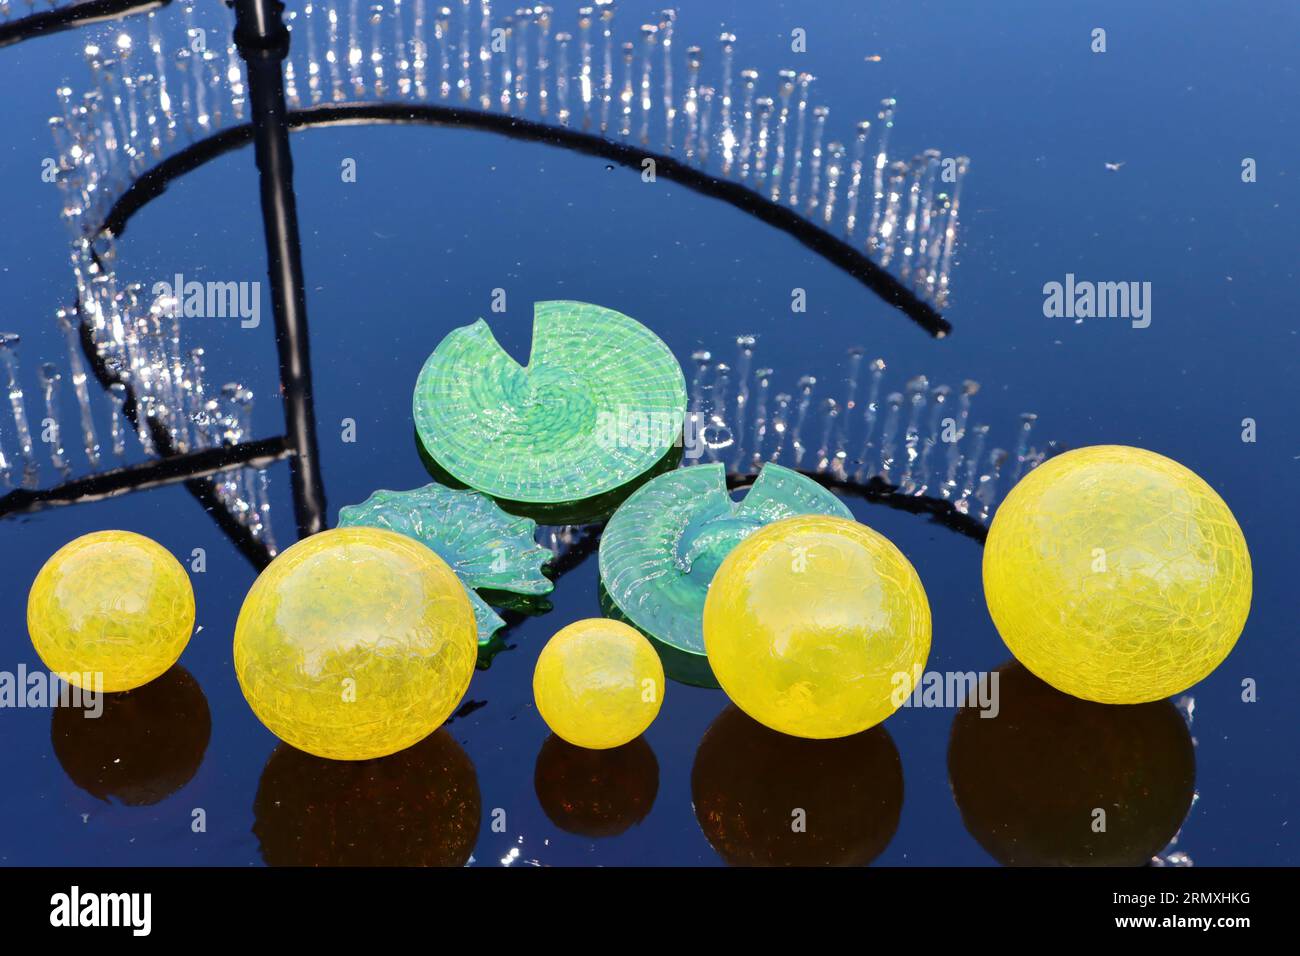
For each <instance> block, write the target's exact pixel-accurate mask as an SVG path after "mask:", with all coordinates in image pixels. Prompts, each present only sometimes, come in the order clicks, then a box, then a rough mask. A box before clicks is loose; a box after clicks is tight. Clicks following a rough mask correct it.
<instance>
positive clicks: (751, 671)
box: [704, 515, 930, 738]
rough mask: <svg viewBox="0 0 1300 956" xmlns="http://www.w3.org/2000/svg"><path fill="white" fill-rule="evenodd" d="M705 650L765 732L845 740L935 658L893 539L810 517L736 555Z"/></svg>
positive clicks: (879, 715)
mask: <svg viewBox="0 0 1300 956" xmlns="http://www.w3.org/2000/svg"><path fill="white" fill-rule="evenodd" d="M704 647H705V650H706V651H707V652H708V657H709V664H710V666H711V667H712V668H713V673H714V675H715V676H716V677H717V678H718V683H719V684H721V685H722V689H723V690H725V691H726V692H727V696H728V697H730V698H731V699H732V700H733V701H734V702H735V703H736V706H738V707H739V708H740V709H741V710H743V711H744V712H745V713H747V714H749V716H751V717H753V718H754V719H755V720H757V721H758V722H759V723H760V724H764V725H766V726H767V727H770V728H772V729H773V730H778V731H780V732H781V733H784V734H790V735H792V736H795V737H811V738H829V737H846V736H848V735H849V734H856V733H858V732H859V731H863V730H866V729H867V728H868V727H872V726H874V725H876V724H878V723H880V722H881V721H882V720H884V719H885V718H886V717H888V716H889V715H890V714H892V713H893V712H894V711H895V710H897V709H898V707H899V705H900V704H901V703H902V701H903V700H904V699H906V697H907V695H908V694H909V693H910V692H911V688H912V682H913V680H915V678H916V677H917V676H918V675H919V674H920V672H921V670H922V669H923V668H924V666H925V660H926V657H928V656H929V653H930V603H929V601H928V600H926V596H925V589H924V588H922V587H921V579H920V578H919V577H918V576H917V574H916V571H915V569H914V568H913V567H912V565H911V564H910V563H909V562H908V560H907V558H905V557H903V553H902V552H901V551H899V550H898V548H896V547H894V545H893V543H892V542H890V541H889V539H888V538H886V537H885V536H884V535H882V534H879V533H878V532H876V531H873V530H872V529H870V528H868V527H866V526H865V525H862V524H858V523H857V522H856V521H850V520H848V519H846V518H835V517H829V516H825V515H800V516H797V517H793V518H786V519H784V520H782V521H777V522H774V523H773V524H770V525H768V526H767V527H765V528H762V529H760V530H759V531H757V532H755V533H754V534H752V535H750V536H749V537H748V538H746V539H745V540H744V541H742V542H741V543H740V544H739V545H737V546H736V548H735V549H734V550H733V551H732V552H731V553H730V554H729V555H727V557H726V559H725V560H724V561H723V562H722V564H721V566H720V567H719V568H718V571H717V574H715V575H714V577H713V581H712V583H711V584H710V585H709V594H708V597H707V599H706V600H705V602H704Z"/></svg>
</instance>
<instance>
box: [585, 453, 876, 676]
mask: <svg viewBox="0 0 1300 956" xmlns="http://www.w3.org/2000/svg"><path fill="white" fill-rule="evenodd" d="M800 514H825V515H833V516H836V517H841V518H848V519H849V520H852V519H853V514H852V512H851V511H849V509H848V507H847V506H846V505H845V504H844V503H843V502H842V501H840V500H839V499H838V498H836V497H835V495H834V494H832V493H831V492H830V491H827V490H826V489H825V488H823V487H822V486H821V485H819V484H817V482H815V481H813V480H812V479H811V478H808V477H806V476H804V475H801V474H799V473H798V472H796V471H792V470H790V469H789V468H784V467H782V466H781V465H777V464H773V463H771V462H768V463H767V464H765V465H764V466H763V470H762V471H761V472H759V475H758V478H757V479H756V480H755V482H754V484H753V486H752V487H751V488H750V489H749V491H748V493H747V494H746V495H745V497H744V498H743V499H742V500H741V501H739V502H737V501H736V500H735V499H733V498H732V497H731V494H730V492H729V491H728V490H727V475H726V469H725V468H724V466H723V465H722V464H720V463H713V464H708V465H691V466H689V467H686V468H679V469H678V470H676V471H673V472H669V473H668V474H666V475H661V476H659V477H658V478H655V479H654V480H653V481H651V482H649V483H647V484H646V485H645V486H643V487H642V488H640V489H638V490H637V491H636V492H635V493H634V494H632V495H631V496H630V497H629V498H628V499H627V501H625V502H624V503H623V504H622V505H621V506H620V507H619V509H618V510H617V511H616V512H614V516H613V517H612V518H610V520H609V523H608V524H607V525H606V526H605V530H604V532H603V533H602V535H601V539H600V556H599V564H600V579H601V583H602V584H603V586H604V588H605V590H606V592H607V593H608V595H609V598H610V601H611V602H612V603H613V604H614V606H615V607H617V608H618V610H619V612H620V613H621V614H622V615H623V616H624V617H625V618H627V619H628V620H629V621H630V622H631V623H632V624H633V625H634V626H635V627H636V628H638V629H639V630H641V631H643V632H645V633H646V634H647V635H649V636H651V637H653V638H654V639H655V640H657V641H659V642H661V643H663V644H665V645H667V646H669V647H673V648H676V649H677V650H679V651H682V652H684V653H687V654H693V655H699V656H703V655H704V634H703V628H702V622H703V614H704V598H705V596H706V595H707V593H708V582H709V581H710V580H711V579H712V576H713V573H714V572H715V571H716V570H717V566H718V564H720V563H721V562H722V559H723V558H725V557H726V556H727V555H728V554H730V553H731V549H732V548H734V547H735V546H736V545H737V544H739V543H740V541H742V540H744V538H746V537H748V536H749V535H750V534H752V533H753V532H754V531H756V530H758V529H759V528H761V527H763V526H764V525H768V524H771V523H772V522H774V521H779V520H781V519H782V518H788V517H791V516H793V515H800Z"/></svg>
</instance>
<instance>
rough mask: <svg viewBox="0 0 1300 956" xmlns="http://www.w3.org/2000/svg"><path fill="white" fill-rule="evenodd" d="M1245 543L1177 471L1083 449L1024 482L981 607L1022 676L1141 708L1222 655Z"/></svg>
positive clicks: (991, 539)
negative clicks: (984, 605) (1021, 667)
mask: <svg viewBox="0 0 1300 956" xmlns="http://www.w3.org/2000/svg"><path fill="white" fill-rule="evenodd" d="M1250 592H1251V571H1250V554H1249V552H1247V550H1246V539H1245V537H1244V536H1243V535H1242V533H1241V528H1239V527H1238V526H1237V521H1236V519H1235V518H1233V516H1232V512H1231V511H1229V510H1228V506H1227V505H1226V504H1224V503H1223V499H1222V498H1220V497H1219V496H1218V495H1217V494H1215V492H1214V489H1212V488H1211V487H1210V486H1209V485H1207V484H1206V483H1205V482H1204V481H1202V480H1201V479H1200V478H1199V477H1197V476H1196V475H1195V474H1193V473H1192V472H1190V471H1188V470H1187V469H1186V468H1184V467H1183V466H1182V465H1180V464H1178V462H1176V461H1171V460H1170V459H1168V458H1165V457H1163V456H1161V455H1157V454H1155V453H1154V452H1149V451H1143V450H1142V449H1140V448H1127V447H1124V446H1122V445H1098V446H1095V447H1092V448H1080V449H1077V450H1075V451H1069V452H1066V453H1064V454H1062V455H1059V456H1057V457H1055V458H1051V459H1049V460H1047V461H1046V462H1044V463H1043V464H1041V465H1039V466H1038V467H1037V468H1035V469H1034V470H1033V471H1031V472H1029V474H1027V475H1026V476H1025V477H1024V478H1022V479H1021V480H1020V483H1019V484H1017V485H1016V486H1015V487H1014V488H1013V489H1012V490H1011V493H1010V494H1009V495H1007V498H1006V500H1005V501H1004V502H1003V503H1002V506H1001V507H999V508H998V510H997V513H996V514H995V515H994V518H993V524H992V526H991V527H990V528H989V536H988V541H987V542H986V543H985V546H984V597H985V599H986V600H987V602H988V606H989V613H990V614H991V615H992V617H993V623H994V624H995V625H997V629H998V633H999V634H1001V635H1002V640H1003V641H1005V642H1006V645H1007V647H1009V648H1010V649H1011V652H1012V653H1013V654H1015V655H1016V657H1017V658H1018V659H1019V660H1020V662H1021V663H1022V664H1024V665H1025V666H1026V667H1027V668H1029V670H1031V671H1032V672H1033V673H1035V674H1037V675H1038V676H1039V677H1041V678H1042V679H1043V680H1045V681H1047V683H1049V684H1051V685H1052V686H1053V687H1055V688H1056V689H1057V690H1062V691H1065V692H1066V693H1067V694H1073V695H1074V696H1075V697H1081V698H1083V699H1085V700H1095V701H1099V702H1101V703H1104V704H1139V703H1143V702H1145V701H1149V700H1159V699H1161V698H1163V697H1168V696H1170V695H1171V694H1176V693H1178V692H1179V691H1183V690H1186V689H1187V688H1188V687H1190V686H1192V685H1193V684H1195V683H1196V682H1197V681H1199V680H1200V679H1201V678H1203V677H1205V676H1206V675H1207V674H1209V673H1210V672H1211V671H1212V670H1214V668H1216V667H1217V666H1218V665H1219V663H1220V662H1221V661H1222V660H1223V659H1224V658H1225V657H1227V656H1228V652H1229V651H1231V650H1232V647H1233V645H1234V644H1236V642H1237V638H1238V637H1239V636H1240V635H1241V630H1242V628H1243V627H1244V626H1245V624H1246V615H1247V614H1248V613H1249V611H1250Z"/></svg>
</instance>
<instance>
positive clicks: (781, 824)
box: [691, 707, 903, 866]
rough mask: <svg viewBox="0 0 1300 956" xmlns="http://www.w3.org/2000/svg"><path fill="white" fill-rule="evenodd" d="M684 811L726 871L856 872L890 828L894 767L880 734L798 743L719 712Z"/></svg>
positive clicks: (899, 804) (897, 800) (896, 796)
mask: <svg viewBox="0 0 1300 956" xmlns="http://www.w3.org/2000/svg"><path fill="white" fill-rule="evenodd" d="M691 803H693V804H694V805H695V817H696V819H697V820H698V821H699V824H700V829H701V830H703V831H704V836H705V837H706V838H707V839H708V841H709V845H710V846H712V847H713V849H715V850H716V851H717V852H718V855H719V856H721V857H722V858H723V859H724V860H726V861H727V862H728V863H730V864H732V865H733V866H865V865H866V864H868V863H870V862H871V861H872V860H874V859H875V858H876V857H877V856H879V855H880V854H881V853H882V852H883V851H884V849H885V847H886V846H888V845H889V841H890V840H892V839H893V838H894V833H895V831H896V830H897V829H898V819H899V815H900V814H901V813H902V810H903V764H902V761H900V760H899V758H898V749H897V748H896V747H895V746H894V741H893V740H892V739H891V738H890V736H889V731H888V730H886V729H885V728H884V727H873V728H871V729H870V730H867V731H865V732H864V733H860V734H853V735H852V736H849V737H839V738H836V739H835V740H800V739H798V738H796V737H789V736H787V735H785V734H778V733H777V732H776V731H774V730H770V729H768V728H767V727H764V726H763V725H762V724H759V723H758V722H756V721H755V720H753V719H752V718H750V717H747V716H746V715H745V714H744V713H742V712H741V711H740V710H739V709H738V708H736V707H728V708H726V709H725V710H724V711H723V712H722V713H721V714H719V715H718V716H717V718H716V719H715V720H714V721H713V723H712V724H710V725H709V729H708V730H707V731H706V732H705V734H704V739H703V740H701V741H700V746H699V749H698V750H697V751H696V752H695V764H694V766H693V767H692V768H691ZM796 811H797V812H796ZM796 820H798V821H802V825H801V826H794V825H793V824H794V823H795V821H796Z"/></svg>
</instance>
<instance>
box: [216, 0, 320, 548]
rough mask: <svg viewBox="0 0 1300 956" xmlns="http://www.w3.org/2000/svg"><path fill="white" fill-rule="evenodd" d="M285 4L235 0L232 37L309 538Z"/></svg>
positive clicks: (302, 323) (312, 421)
mask: <svg viewBox="0 0 1300 956" xmlns="http://www.w3.org/2000/svg"><path fill="white" fill-rule="evenodd" d="M282 10H283V8H282V5H281V4H280V3H279V2H278V0H269V2H268V0H235V42H236V43H237V44H238V46H239V55H240V56H241V57H243V59H244V63H245V66H246V67H247V70H248V105H249V109H250V111H251V112H252V114H253V147H254V154H255V156H256V158H257V173H258V176H257V178H258V186H259V190H260V193H261V200H262V227H263V232H264V234H265V236H266V260H267V262H266V271H267V276H268V278H269V279H270V280H271V309H272V312H273V313H274V316H275V348H276V352H277V355H278V358H279V363H280V394H281V397H282V398H283V400H284V418H285V422H284V424H285V437H286V438H287V440H288V442H289V444H290V446H291V447H292V448H293V457H292V458H291V459H290V460H289V480H290V483H291V484H292V485H293V508H294V516H295V518H296V519H297V522H298V537H299V538H305V537H307V536H308V535H312V534H316V533H317V532H320V531H324V530H325V483H324V480H323V479H322V477H321V471H320V455H319V453H318V450H317V444H316V413H315V411H314V401H313V399H314V396H313V395H312V384H311V354H310V350H309V338H310V337H309V335H308V333H307V293H306V290H305V284H304V281H303V271H302V245H301V243H300V242H299V239H298V203H297V199H296V198H295V196H294V192H293V155H292V153H291V152H290V150H289V129H288V127H287V125H286V123H285V115H286V112H287V110H286V108H285V102H284V77H283V74H282V72H281V62H282V61H283V60H284V58H285V56H286V55H287V54H288V52H289V31H288V30H287V29H285V26H284V23H283V22H282V21H281V19H280V15H281V13H282Z"/></svg>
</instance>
